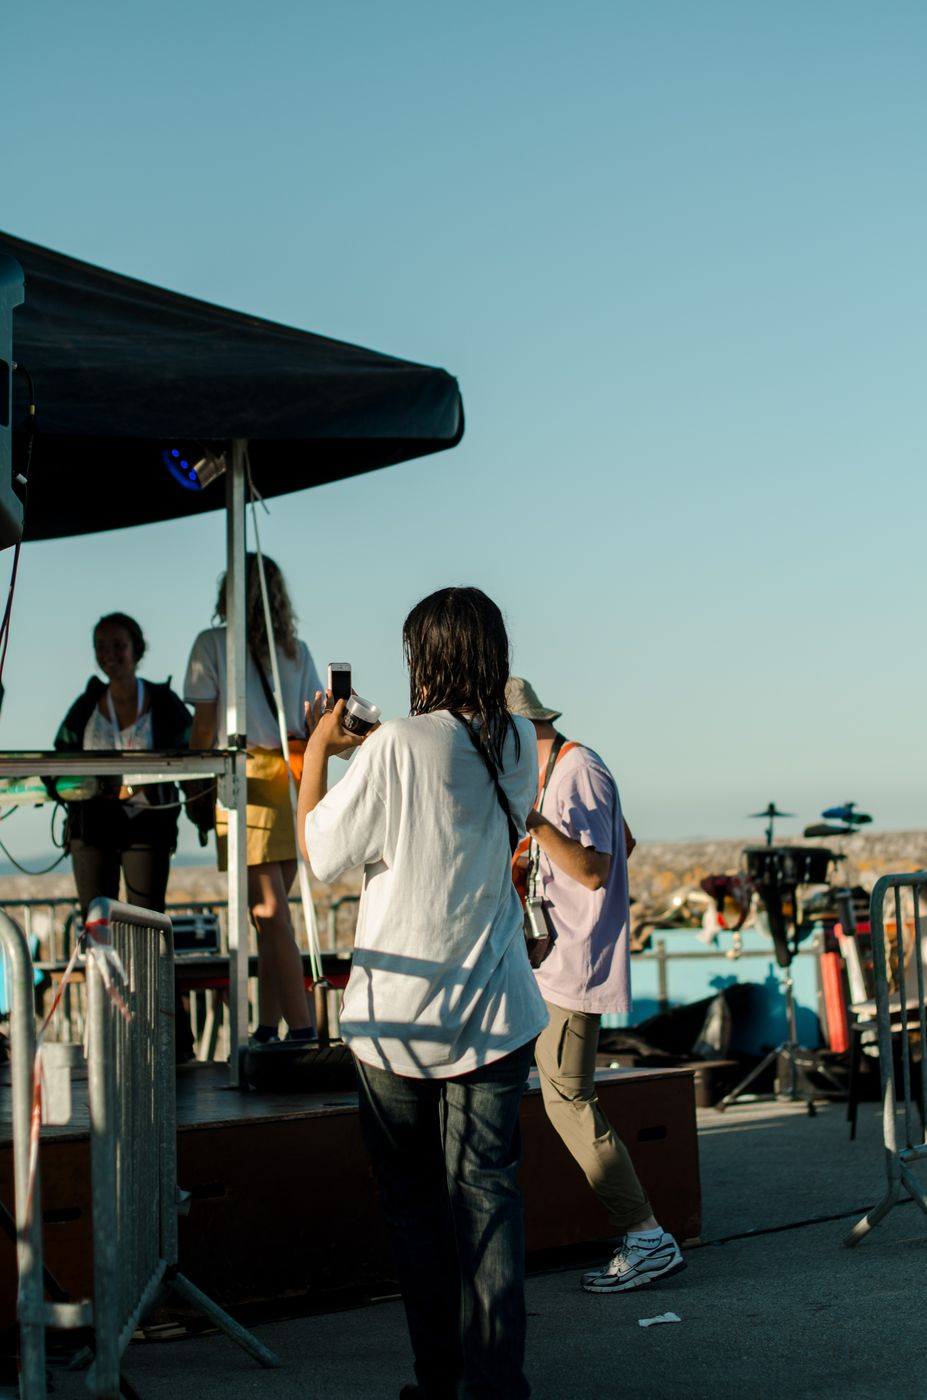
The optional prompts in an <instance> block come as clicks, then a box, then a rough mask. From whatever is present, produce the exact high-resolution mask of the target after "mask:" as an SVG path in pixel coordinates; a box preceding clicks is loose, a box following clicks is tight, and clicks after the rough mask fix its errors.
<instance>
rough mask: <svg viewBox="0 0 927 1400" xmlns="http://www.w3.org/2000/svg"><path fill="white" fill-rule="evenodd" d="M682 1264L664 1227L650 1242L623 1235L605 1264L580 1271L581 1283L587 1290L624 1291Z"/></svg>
mask: <svg viewBox="0 0 927 1400" xmlns="http://www.w3.org/2000/svg"><path fill="white" fill-rule="evenodd" d="M685 1267H686V1261H685V1260H684V1259H683V1257H682V1251H681V1250H680V1248H679V1245H678V1244H677V1243H676V1241H675V1240H674V1239H673V1237H672V1235H668V1234H667V1233H666V1231H665V1230H664V1231H663V1233H662V1234H661V1235H660V1237H659V1239H658V1240H656V1241H655V1242H654V1243H653V1244H641V1243H640V1242H639V1241H637V1240H629V1239H628V1237H627V1235H625V1237H624V1239H622V1240H620V1241H619V1243H618V1248H617V1249H616V1250H615V1252H614V1254H613V1255H612V1257H611V1259H609V1261H608V1263H607V1264H606V1265H605V1266H604V1268H601V1269H590V1270H589V1272H588V1273H585V1274H583V1277H582V1285H583V1288H584V1289H585V1290H586V1292H587V1293H623V1292H625V1291H626V1290H627V1289H629V1288H640V1287H641V1286H642V1284H645V1283H653V1281H654V1280H655V1279H658V1278H668V1277H669V1275H670V1274H678V1273H679V1272H680V1271H681V1270H682V1269H684V1268H685Z"/></svg>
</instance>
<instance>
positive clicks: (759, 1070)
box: [715, 879, 843, 1118]
mask: <svg viewBox="0 0 927 1400" xmlns="http://www.w3.org/2000/svg"><path fill="white" fill-rule="evenodd" d="M786 893H788V894H790V895H791V901H792V912H793V926H797V920H798V903H797V895H798V892H797V889H795V888H787V890H786ZM765 894H766V898H765V901H764V902H765V903H766V909H767V913H768V915H769V921H770V924H771V925H772V926H773V927H774V928H776V931H777V932H779V933H780V935H781V941H780V938H777V939H776V943H777V945H778V947H777V955H778V957H779V961H780V964H781V966H782V970H783V977H782V990H783V992H784V993H785V1024H786V1039H785V1040H783V1041H781V1042H780V1044H778V1045H777V1046H775V1047H774V1049H772V1050H770V1051H769V1053H768V1054H766V1055H764V1056H763V1058H762V1060H760V1062H759V1064H758V1065H755V1066H754V1068H753V1069H752V1070H751V1071H750V1073H749V1074H748V1075H746V1077H745V1078H744V1079H742V1080H741V1081H740V1083H739V1084H736V1085H735V1086H734V1088H733V1089H732V1090H731V1092H730V1093H729V1094H725V1096H724V1098H723V1099H720V1100H719V1101H718V1103H716V1104H715V1108H716V1109H717V1110H718V1112H719V1113H723V1112H724V1110H725V1109H726V1108H728V1107H729V1106H730V1105H731V1104H732V1103H736V1101H737V1100H738V1099H739V1098H740V1096H741V1094H743V1093H745V1092H746V1091H747V1089H749V1087H750V1085H751V1084H752V1083H753V1082H754V1080H755V1079H759V1077H760V1075H761V1074H763V1072H764V1071H765V1070H767V1069H768V1068H769V1066H770V1065H773V1064H775V1065H776V1088H775V1091H774V1097H775V1098H777V1099H786V1100H788V1101H789V1102H791V1103H799V1102H800V1103H804V1104H806V1105H807V1108H808V1116H809V1117H811V1118H813V1117H814V1116H815V1114H816V1111H817V1110H816V1109H815V1106H814V1100H815V1094H814V1091H813V1090H812V1089H810V1088H808V1087H805V1088H801V1087H800V1084H801V1080H800V1077H799V1071H800V1069H801V1068H802V1067H804V1066H809V1065H810V1066H812V1067H813V1068H814V1070H815V1072H816V1073H817V1074H819V1075H821V1077H822V1078H823V1079H826V1080H827V1081H828V1082H829V1083H830V1084H831V1085H832V1086H833V1088H834V1089H835V1090H838V1091H840V1092H841V1093H842V1092H843V1085H841V1084H840V1082H839V1081H838V1080H837V1079H836V1078H835V1076H834V1075H833V1074H831V1072H830V1070H829V1069H828V1068H827V1067H826V1066H825V1065H822V1064H820V1062H819V1060H818V1057H817V1056H816V1055H815V1052H814V1051H813V1050H809V1048H808V1047H807V1046H806V1045H802V1043H801V1041H800V1040H799V1039H798V1027H797V1021H796V1015H795V987H794V981H793V978H792V960H793V958H794V957H795V948H794V947H793V945H792V944H791V943H789V942H788V940H787V939H786V937H785V921H784V918H783V915H782V892H781V889H780V886H779V883H778V881H777V880H775V879H772V880H770V881H769V884H768V887H767V890H766V892H765ZM780 950H784V954H785V956H784V957H783V951H780ZM782 1059H785V1060H786V1062H787V1063H788V1081H789V1082H788V1088H786V1089H783V1088H781V1087H780V1082H779V1072H778V1071H779V1066H780V1064H781V1062H782Z"/></svg>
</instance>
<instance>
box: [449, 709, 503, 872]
mask: <svg viewBox="0 0 927 1400" xmlns="http://www.w3.org/2000/svg"><path fill="white" fill-rule="evenodd" d="M451 714H452V715H453V716H454V718H455V719H456V720H459V721H460V723H461V724H462V725H463V727H464V729H465V730H466V731H467V738H468V739H469V740H470V743H471V744H472V745H473V747H474V748H475V749H476V751H477V753H478V754H479V756H480V758H481V759H482V760H483V763H484V765H485V768H486V771H487V773H488V774H489V776H490V777H491V778H492V781H493V786H494V787H495V789H496V800H497V801H498V803H499V806H500V807H501V808H502V812H503V815H504V816H505V820H506V821H507V822H508V827H509V848H510V850H511V853H512V855H514V854H515V848H516V846H517V845H518V840H519V837H518V827H517V826H516V825H515V819H514V817H513V816H512V809H511V807H510V806H509V799H508V798H507V797H506V795H505V792H504V791H503V788H502V784H501V783H500V782H499V774H498V772H497V771H496V765H495V764H494V763H493V761H492V759H491V758H490V757H489V754H488V753H487V752H486V750H485V749H484V748H483V745H482V744H481V743H480V741H479V737H478V735H477V734H475V733H474V731H473V729H472V728H471V726H470V724H469V723H468V721H467V720H466V719H465V718H464V716H463V715H462V714H459V713H458V712H457V711H456V710H451Z"/></svg>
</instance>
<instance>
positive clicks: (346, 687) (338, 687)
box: [328, 661, 351, 703]
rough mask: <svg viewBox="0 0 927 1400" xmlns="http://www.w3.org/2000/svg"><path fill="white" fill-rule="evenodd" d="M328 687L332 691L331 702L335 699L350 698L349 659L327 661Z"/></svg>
mask: <svg viewBox="0 0 927 1400" xmlns="http://www.w3.org/2000/svg"><path fill="white" fill-rule="evenodd" d="M328 689H329V690H330V691H331V693H332V703H334V701H335V700H350V698H351V663H350V661H329V663H328Z"/></svg>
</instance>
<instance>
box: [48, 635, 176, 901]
mask: <svg viewBox="0 0 927 1400" xmlns="http://www.w3.org/2000/svg"><path fill="white" fill-rule="evenodd" d="M93 646H94V651H95V653H96V659H97V665H98V666H99V668H100V670H101V671H102V672H103V674H104V675H105V676H106V678H107V681H108V684H106V683H104V682H103V681H100V680H98V679H97V677H96V676H94V677H92V678H91V680H90V681H89V682H88V684H87V689H86V690H85V691H84V693H83V695H81V696H80V697H79V698H78V699H77V700H75V702H74V704H73V705H72V706H71V708H70V709H69V710H68V713H67V715H66V716H65V718H64V721H63V723H62V725H61V727H60V729H59V730H58V733H57V735H56V737H55V748H56V749H58V750H59V751H61V752H62V753H78V752H82V751H87V750H92V749H100V750H106V749H109V750H112V749H142V750H150V749H156V750H157V749H184V748H186V747H187V742H188V739H189V735H190V712H189V710H188V709H187V707H186V705H185V704H184V703H183V701H182V700H181V699H180V697H179V696H177V695H175V694H174V692H173V691H172V690H171V688H170V686H169V685H164V684H160V685H159V684H155V683H154V682H152V681H146V680H142V679H141V677H139V676H138V675H137V674H136V671H137V667H138V663H139V662H140V661H141V659H142V657H143V656H144V654H145V639H144V637H143V636H142V630H141V628H140V627H139V625H138V623H137V622H136V621H135V620H134V619H133V618H131V617H127V616H126V614H125V613H109V614H108V615H107V616H106V617H101V618H100V621H99V622H98V623H97V625H96V627H95V628H94V629H93ZM177 803H178V797H177V789H176V787H175V786H174V785H173V784H172V783H171V784H167V783H162V784H155V785H147V784H146V786H145V787H138V788H134V789H129V788H126V787H120V786H119V785H118V783H117V782H116V781H114V780H109V781H108V780H106V779H103V780H101V792H100V795H99V796H97V797H94V798H91V799H89V800H88V801H86V802H73V803H71V804H70V806H69V808H68V822H67V827H66V830H65V839H66V842H67V845H68V849H69V851H70V853H71V860H72V863H73V867H74V880H75V883H76V885H77V895H78V899H79V900H80V905H81V909H82V910H83V912H84V914H86V912H87V908H88V906H89V905H90V903H91V901H92V900H94V899H95V898H97V896H99V895H105V896H108V897H109V898H110V899H116V898H118V895H119V878H120V874H122V875H124V876H125V887H126V892H125V897H126V902H127V903H129V904H137V905H139V906H140V907H141V908H143V909H157V910H163V909H164V900H165V895H166V893H167V880H168V875H169V874H170V864H171V855H172V854H173V852H174V849H175V847H176V845H177V817H178V812H179V807H178V805H177Z"/></svg>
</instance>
